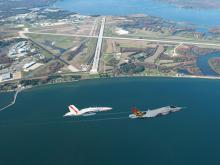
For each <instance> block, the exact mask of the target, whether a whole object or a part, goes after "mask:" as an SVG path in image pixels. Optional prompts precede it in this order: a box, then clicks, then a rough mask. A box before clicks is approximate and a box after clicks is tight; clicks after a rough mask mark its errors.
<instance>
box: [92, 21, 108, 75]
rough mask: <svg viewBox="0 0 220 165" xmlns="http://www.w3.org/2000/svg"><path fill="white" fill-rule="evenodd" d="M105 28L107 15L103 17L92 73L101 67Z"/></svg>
mask: <svg viewBox="0 0 220 165" xmlns="http://www.w3.org/2000/svg"><path fill="white" fill-rule="evenodd" d="M104 29H105V17H104V18H103V19H102V24H101V28H100V32H99V37H98V41H97V46H96V51H95V56H94V59H93V65H92V69H91V71H90V73H92V74H93V73H95V74H96V73H98V68H99V60H100V55H101V50H102V40H103V34H104Z"/></svg>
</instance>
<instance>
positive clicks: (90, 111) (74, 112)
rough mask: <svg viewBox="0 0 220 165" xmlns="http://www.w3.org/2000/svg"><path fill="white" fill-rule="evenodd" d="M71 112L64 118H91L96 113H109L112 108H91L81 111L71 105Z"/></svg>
mask: <svg viewBox="0 0 220 165" xmlns="http://www.w3.org/2000/svg"><path fill="white" fill-rule="evenodd" d="M68 108H69V112H67V113H66V114H65V115H64V117H71V116H90V115H95V114H96V112H103V111H109V110H112V108H111V107H90V108H84V109H81V110H79V109H78V108H76V107H75V106H74V105H70V106H69V107H68Z"/></svg>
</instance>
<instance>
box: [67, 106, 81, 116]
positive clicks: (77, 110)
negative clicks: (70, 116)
mask: <svg viewBox="0 0 220 165" xmlns="http://www.w3.org/2000/svg"><path fill="white" fill-rule="evenodd" d="M68 108H69V110H70V112H73V113H75V114H78V113H79V109H78V108H76V107H75V105H70V106H69V107H68Z"/></svg>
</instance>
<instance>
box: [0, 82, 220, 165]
mask: <svg viewBox="0 0 220 165" xmlns="http://www.w3.org/2000/svg"><path fill="white" fill-rule="evenodd" d="M219 88H220V81H219V80H203V79H173V78H120V79H104V80H88V81H81V82H76V83H70V84H60V85H54V86H45V87H39V88H34V89H31V90H27V91H23V92H22V93H20V94H19V97H18V100H17V102H16V104H15V105H14V106H12V107H10V108H8V109H7V110H5V111H3V112H1V113H0V132H1V134H0V146H1V147H0V164H7V165H11V164H16V165H24V164H32V165H35V164H36V165H38V164H54V165H60V164H63V165H66V164H76V165H84V164H95V165H103V164H105V165H112V164H116V165H117V164H152V165H163V164H170V165H176V164H179V165H185V164H188V165H194V164H200V165H207V164H213V165H217V164H219V163H220V155H219V153H220V152H219V150H220V141H219V139H220V134H219V131H218V127H219V125H220V120H219V119H220V111H219V98H220V91H219V90H218V89H219ZM9 95H11V94H9ZM5 96H7V94H1V95H0V100H1V101H2V99H3V98H6V97H5ZM9 101H10V100H9ZM6 103H7V100H6V99H4V104H6ZM69 104H75V105H76V106H78V107H79V108H85V107H89V106H110V107H113V110H112V112H111V113H118V114H108V113H99V114H97V115H96V116H90V117H83V118H82V117H81V118H77V119H75V118H70V119H65V118H63V117H62V116H63V114H65V113H66V112H67V106H68V105H69ZM171 104H172V105H177V106H185V107H186V108H185V109H183V110H182V111H180V112H177V113H173V114H170V115H167V116H161V117H157V118H153V119H146V120H131V119H128V118H127V116H128V114H129V113H130V109H131V107H137V108H140V109H141V110H146V109H147V108H151V109H153V108H158V107H162V106H166V105H171ZM109 113H110V112H109ZM100 119H101V120H100ZM105 119H106V120H105ZM109 119H112V120H109ZM85 120H86V121H85Z"/></svg>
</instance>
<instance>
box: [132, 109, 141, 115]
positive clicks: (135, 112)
mask: <svg viewBox="0 0 220 165" xmlns="http://www.w3.org/2000/svg"><path fill="white" fill-rule="evenodd" d="M131 111H132V113H133V114H137V113H138V112H140V110H139V109H137V108H132V110H131Z"/></svg>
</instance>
